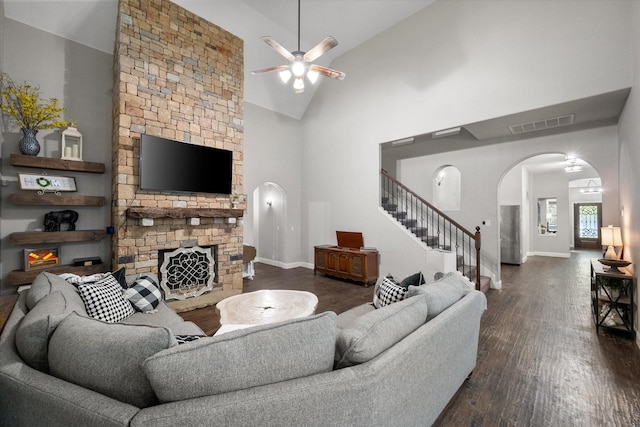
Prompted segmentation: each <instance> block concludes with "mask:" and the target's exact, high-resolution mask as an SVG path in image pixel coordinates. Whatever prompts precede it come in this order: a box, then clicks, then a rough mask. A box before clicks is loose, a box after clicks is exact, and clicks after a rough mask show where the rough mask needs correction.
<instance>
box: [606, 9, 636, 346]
mask: <svg viewBox="0 0 640 427" xmlns="http://www.w3.org/2000/svg"><path fill="white" fill-rule="evenodd" d="M631 3H632V10H631V13H630V14H629V16H630V17H631V19H632V24H633V32H632V34H631V36H630V41H631V42H632V43H633V49H632V51H631V54H630V58H631V59H632V67H631V69H632V71H633V85H634V90H632V91H631V94H630V95H629V99H628V100H627V104H626V106H625V109H624V112H623V113H622V117H621V118H620V124H619V138H620V205H619V206H618V208H619V210H620V215H621V218H620V221H621V224H620V225H621V226H622V239H623V240H624V244H625V249H624V258H625V259H626V260H629V261H632V262H633V264H632V265H631V268H632V269H633V270H635V272H636V273H637V272H638V267H637V266H638V265H639V263H640V192H639V191H638V183H640V169H639V168H638V165H639V164H640V121H639V120H638V117H640V93H638V87H639V86H640V2H631ZM605 224H607V222H605ZM636 289H637V288H636ZM638 301H639V299H638V292H636V307H637V306H638ZM634 318H635V319H636V331H637V330H638V313H637V312H636V316H635V317H634ZM636 342H637V344H638V346H640V334H638V336H637V338H636Z"/></svg>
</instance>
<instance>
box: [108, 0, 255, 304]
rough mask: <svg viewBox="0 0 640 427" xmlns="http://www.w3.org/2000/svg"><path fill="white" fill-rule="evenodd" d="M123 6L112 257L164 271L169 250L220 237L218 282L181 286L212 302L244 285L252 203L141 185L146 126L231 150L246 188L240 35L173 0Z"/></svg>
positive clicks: (213, 243)
mask: <svg viewBox="0 0 640 427" xmlns="http://www.w3.org/2000/svg"><path fill="white" fill-rule="evenodd" d="M118 7H119V11H118V26H117V35H116V45H115V52H114V60H115V65H114V86H113V87H114V91H113V139H112V147H113V158H112V176H113V181H112V188H113V206H112V221H113V225H114V226H115V228H116V233H115V234H114V235H113V240H112V267H113V269H118V268H121V267H126V272H127V275H129V276H133V275H137V274H140V273H145V272H154V273H159V275H162V273H161V271H160V268H161V265H160V264H159V262H160V261H159V260H160V253H161V252H162V251H167V250H168V251H174V250H176V248H191V247H200V248H206V247H215V248H216V252H215V255H212V257H213V259H214V260H215V269H214V273H215V275H214V277H213V279H212V283H213V285H211V286H209V285H205V286H204V287H200V285H198V286H195V287H194V289H191V290H188V291H184V292H183V294H184V295H186V296H185V298H186V297H187V296H188V297H195V298H204V297H207V298H208V299H209V300H210V301H211V303H215V302H217V301H219V300H220V299H222V298H225V297H227V296H230V295H233V294H237V293H241V292H242V248H243V246H242V220H241V217H242V211H243V210H244V209H245V207H246V204H245V202H244V201H242V199H241V202H240V205H239V206H238V207H237V208H232V206H231V197H230V196H229V195H216V194H200V193H171V192H157V191H145V190H140V188H139V173H138V171H139V167H138V164H139V156H140V136H141V135H143V134H147V135H153V136H160V137H163V138H169V139H174V140H177V141H181V142H185V143H190V144H199V145H205V146H210V147H215V148H221V149H225V150H230V151H232V153H233V177H232V193H234V194H242V193H243V187H242V174H243V171H242V144H243V113H242V99H243V75H244V74H243V73H244V72H243V43H242V40H241V39H239V38H237V37H236V36H234V35H232V34H230V33H228V32H226V31H225V30H223V29H222V28H220V27H218V26H216V25H213V24H211V23H209V22H207V21H205V20H203V19H202V18H200V17H198V16H196V15H194V14H192V13H191V12H189V11H187V10H185V9H183V8H181V7H180V6H178V5H176V4H174V3H172V2H171V1H169V0H121V1H120V2H119V6H118ZM183 272H184V271H183ZM189 274H196V273H195V272H191V273H189ZM195 288H197V290H195ZM203 289H204V290H203ZM201 291H202V292H201ZM196 294H197V295H196ZM189 299H191V298H189Z"/></svg>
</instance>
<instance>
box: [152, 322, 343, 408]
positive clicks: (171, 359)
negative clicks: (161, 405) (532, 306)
mask: <svg viewBox="0 0 640 427" xmlns="http://www.w3.org/2000/svg"><path fill="white" fill-rule="evenodd" d="M335 340H336V314H335V313H333V312H325V313H322V314H318V315H315V316H310V317H304V318H299V319H292V320H288V321H285V322H279V323H272V324H268V325H260V326H254V327H251V328H247V329H240V330H236V331H232V332H229V333H226V334H222V335H219V336H214V337H207V338H202V339H199V340H196V341H193V342H191V343H187V344H183V345H180V346H178V347H174V348H170V349H168V350H164V351H161V352H160V353H157V354H155V355H153V356H151V357H149V358H148V359H147V360H145V362H144V363H143V365H142V366H143V369H144V372H145V373H146V374H147V378H148V379H149V382H150V383H151V386H152V387H153V390H154V391H155V393H156V395H157V396H158V398H159V399H160V401H161V402H172V401H177V400H184V399H190V398H196V397H200V396H208V395H215V394H219V393H225V392H231V391H234V390H241V389H246V388H249V387H257V386H260V385H265V384H271V383H275V382H279V381H286V380H290V379H294V378H300V377H306V376H309V375H313V374H317V373H322V372H329V371H331V370H332V367H333V354H334V345H335Z"/></svg>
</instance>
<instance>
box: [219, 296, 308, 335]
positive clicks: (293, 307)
mask: <svg viewBox="0 0 640 427" xmlns="http://www.w3.org/2000/svg"><path fill="white" fill-rule="evenodd" d="M317 306H318V297H317V296H315V295H314V294H312V293H311V292H307V291H292V290H285V289H273V290H261V291H255V292H247V293H246V294H240V295H234V296H231V297H228V298H225V299H223V300H222V301H220V302H219V303H217V304H216V309H217V310H218V312H219V313H220V325H221V328H220V330H219V331H218V333H224V332H229V331H230V330H234V329H241V328H245V327H248V326H254V325H263V324H266V323H275V322H281V321H283V320H288V319H295V318H298V317H307V316H311V315H312V314H314V313H315V312H316V307H317ZM218 333H216V334H218Z"/></svg>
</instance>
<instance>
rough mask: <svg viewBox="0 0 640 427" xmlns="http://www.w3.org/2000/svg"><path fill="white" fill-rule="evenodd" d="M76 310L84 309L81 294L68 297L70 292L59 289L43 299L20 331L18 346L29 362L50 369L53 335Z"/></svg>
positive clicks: (26, 316)
mask: <svg viewBox="0 0 640 427" xmlns="http://www.w3.org/2000/svg"><path fill="white" fill-rule="evenodd" d="M73 311H80V312H83V311H84V306H83V304H82V301H81V300H80V297H77V299H74V298H68V295H66V294H63V293H62V292H59V291H55V292H52V293H50V294H49V295H47V296H45V297H44V298H42V299H41V300H40V301H39V302H38V304H36V306H35V307H33V309H32V310H31V311H29V312H28V313H27V314H26V315H25V316H24V318H23V319H22V321H21V322H20V325H19V326H18V329H17V330H16V348H17V350H18V353H19V354H20V357H22V360H24V361H25V363H26V364H27V365H29V366H31V367H32V368H34V369H37V370H39V371H42V372H47V373H48V372H49V363H48V361H47V348H48V343H49V338H50V337H51V334H52V333H53V331H54V330H55V329H56V327H57V326H58V324H59V323H60V322H61V321H62V320H63V319H64V318H65V317H67V316H68V315H69V314H71V313H72V312H73Z"/></svg>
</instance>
